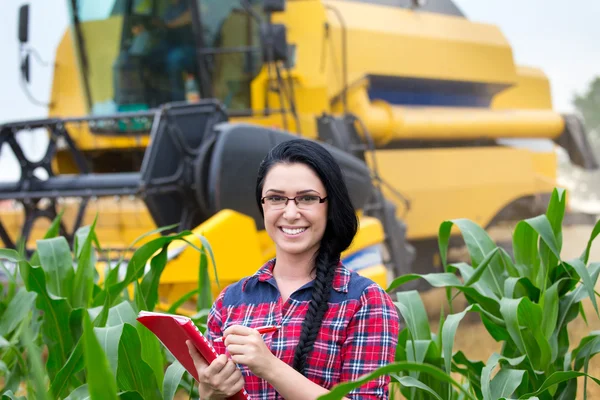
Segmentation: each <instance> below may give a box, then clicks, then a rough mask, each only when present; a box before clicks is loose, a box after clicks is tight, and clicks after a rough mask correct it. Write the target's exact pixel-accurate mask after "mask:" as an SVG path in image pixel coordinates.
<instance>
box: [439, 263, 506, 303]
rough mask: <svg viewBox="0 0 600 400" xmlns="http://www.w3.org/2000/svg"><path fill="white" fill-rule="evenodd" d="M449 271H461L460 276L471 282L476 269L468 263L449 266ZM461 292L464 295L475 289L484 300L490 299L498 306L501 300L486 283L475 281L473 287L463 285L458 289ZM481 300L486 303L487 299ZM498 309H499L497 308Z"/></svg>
mask: <svg viewBox="0 0 600 400" xmlns="http://www.w3.org/2000/svg"><path fill="white" fill-rule="evenodd" d="M448 269H449V270H458V271H460V275H461V276H462V277H463V280H464V281H465V282H467V281H469V280H470V279H471V278H472V277H473V275H474V274H475V269H474V268H473V267H471V266H470V265H469V264H466V263H456V264H452V265H449V266H448ZM456 288H457V289H458V290H459V291H461V292H463V293H465V294H466V293H467V292H468V291H469V289H471V288H472V289H474V291H476V292H477V293H479V294H480V295H481V296H482V297H483V298H485V299H490V300H491V301H492V302H493V303H494V304H496V305H497V303H498V300H499V299H500V298H499V297H498V295H497V294H496V293H494V291H493V290H492V289H491V288H490V286H488V284H487V283H485V282H479V281H477V280H475V281H474V282H473V283H472V284H471V285H469V286H467V285H463V286H462V287H460V286H458V287H456ZM483 298H482V299H481V301H483V302H485V299H483ZM496 308H498V307H496Z"/></svg>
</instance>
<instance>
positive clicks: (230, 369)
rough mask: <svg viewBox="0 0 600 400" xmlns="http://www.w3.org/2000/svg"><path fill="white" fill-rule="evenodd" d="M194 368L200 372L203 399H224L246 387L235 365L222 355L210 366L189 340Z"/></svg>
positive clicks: (199, 378)
mask: <svg viewBox="0 0 600 400" xmlns="http://www.w3.org/2000/svg"><path fill="white" fill-rule="evenodd" d="M186 344H187V347H188V350H189V352H190V356H192V360H194V366H195V367H196V370H197V371H198V380H199V384H198V392H199V394H200V398H202V399H224V398H227V397H230V396H233V395H234V394H236V393H237V392H239V391H240V390H241V389H242V388H243V387H244V377H243V376H242V372H241V371H240V369H239V368H238V367H237V365H235V363H234V362H233V361H232V360H231V359H230V358H228V357H227V356H226V355H224V354H221V355H220V356H218V357H217V358H216V359H215V360H214V361H213V362H212V363H211V364H210V365H208V364H207V363H206V361H205V360H204V358H202V356H201V355H200V353H198V350H197V349H196V347H195V346H194V345H193V344H192V342H190V341H189V340H188V341H186Z"/></svg>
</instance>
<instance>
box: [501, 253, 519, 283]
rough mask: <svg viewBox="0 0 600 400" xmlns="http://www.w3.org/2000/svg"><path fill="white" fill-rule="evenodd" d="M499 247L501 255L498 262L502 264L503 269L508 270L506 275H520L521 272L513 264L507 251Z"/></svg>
mask: <svg viewBox="0 0 600 400" xmlns="http://www.w3.org/2000/svg"><path fill="white" fill-rule="evenodd" d="M499 249H500V254H501V256H502V257H501V259H500V263H501V264H502V267H503V269H504V270H505V271H506V272H508V276H512V277H519V276H520V275H521V273H520V272H519V270H518V269H517V267H516V266H515V263H514V262H513V260H512V258H511V257H510V255H509V254H508V252H507V251H506V250H504V249H503V248H502V247H499Z"/></svg>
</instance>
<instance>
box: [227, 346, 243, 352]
mask: <svg viewBox="0 0 600 400" xmlns="http://www.w3.org/2000/svg"><path fill="white" fill-rule="evenodd" d="M227 351H228V352H229V354H231V355H235V354H243V353H244V345H240V344H228V345H227Z"/></svg>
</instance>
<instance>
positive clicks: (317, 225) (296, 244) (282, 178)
mask: <svg viewBox="0 0 600 400" xmlns="http://www.w3.org/2000/svg"><path fill="white" fill-rule="evenodd" d="M266 196H267V197H271V196H274V197H273V198H272V199H270V200H265V202H264V203H263V204H262V207H263V211H264V222H265V229H266V230H267V233H268V234H269V236H270V237H271V239H273V241H274V242H275V245H276V248H277V256H278V257H281V255H283V254H287V255H293V256H303V255H308V254H310V256H311V257H312V256H313V255H314V253H315V252H316V251H317V249H318V248H319V244H320V242H321V238H322V237H323V234H324V232H325V227H326V225H327V201H325V202H323V203H320V202H319V201H318V200H317V201H314V200H316V198H315V197H320V198H324V197H326V196H327V193H326V192H325V187H324V186H323V183H322V182H321V180H320V179H319V177H318V176H317V174H315V172H314V171H313V170H312V169H310V168H309V167H308V166H306V165H304V164H300V163H296V164H276V165H275V166H273V167H272V168H271V170H270V171H269V172H268V173H267V176H266V177H265V182H264V185H263V191H262V197H263V198H264V197H266ZM297 196H300V197H298V200H299V201H300V202H301V204H300V205H297V204H296V202H294V201H293V200H289V201H288V202H287V205H284V204H275V203H281V200H282V199H283V198H285V197H289V198H292V197H297ZM303 196H306V197H303ZM301 197H303V198H302V199H301ZM311 200H313V201H314V203H313V204H309V203H311ZM302 203H304V204H302ZM274 204H275V205H274Z"/></svg>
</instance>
